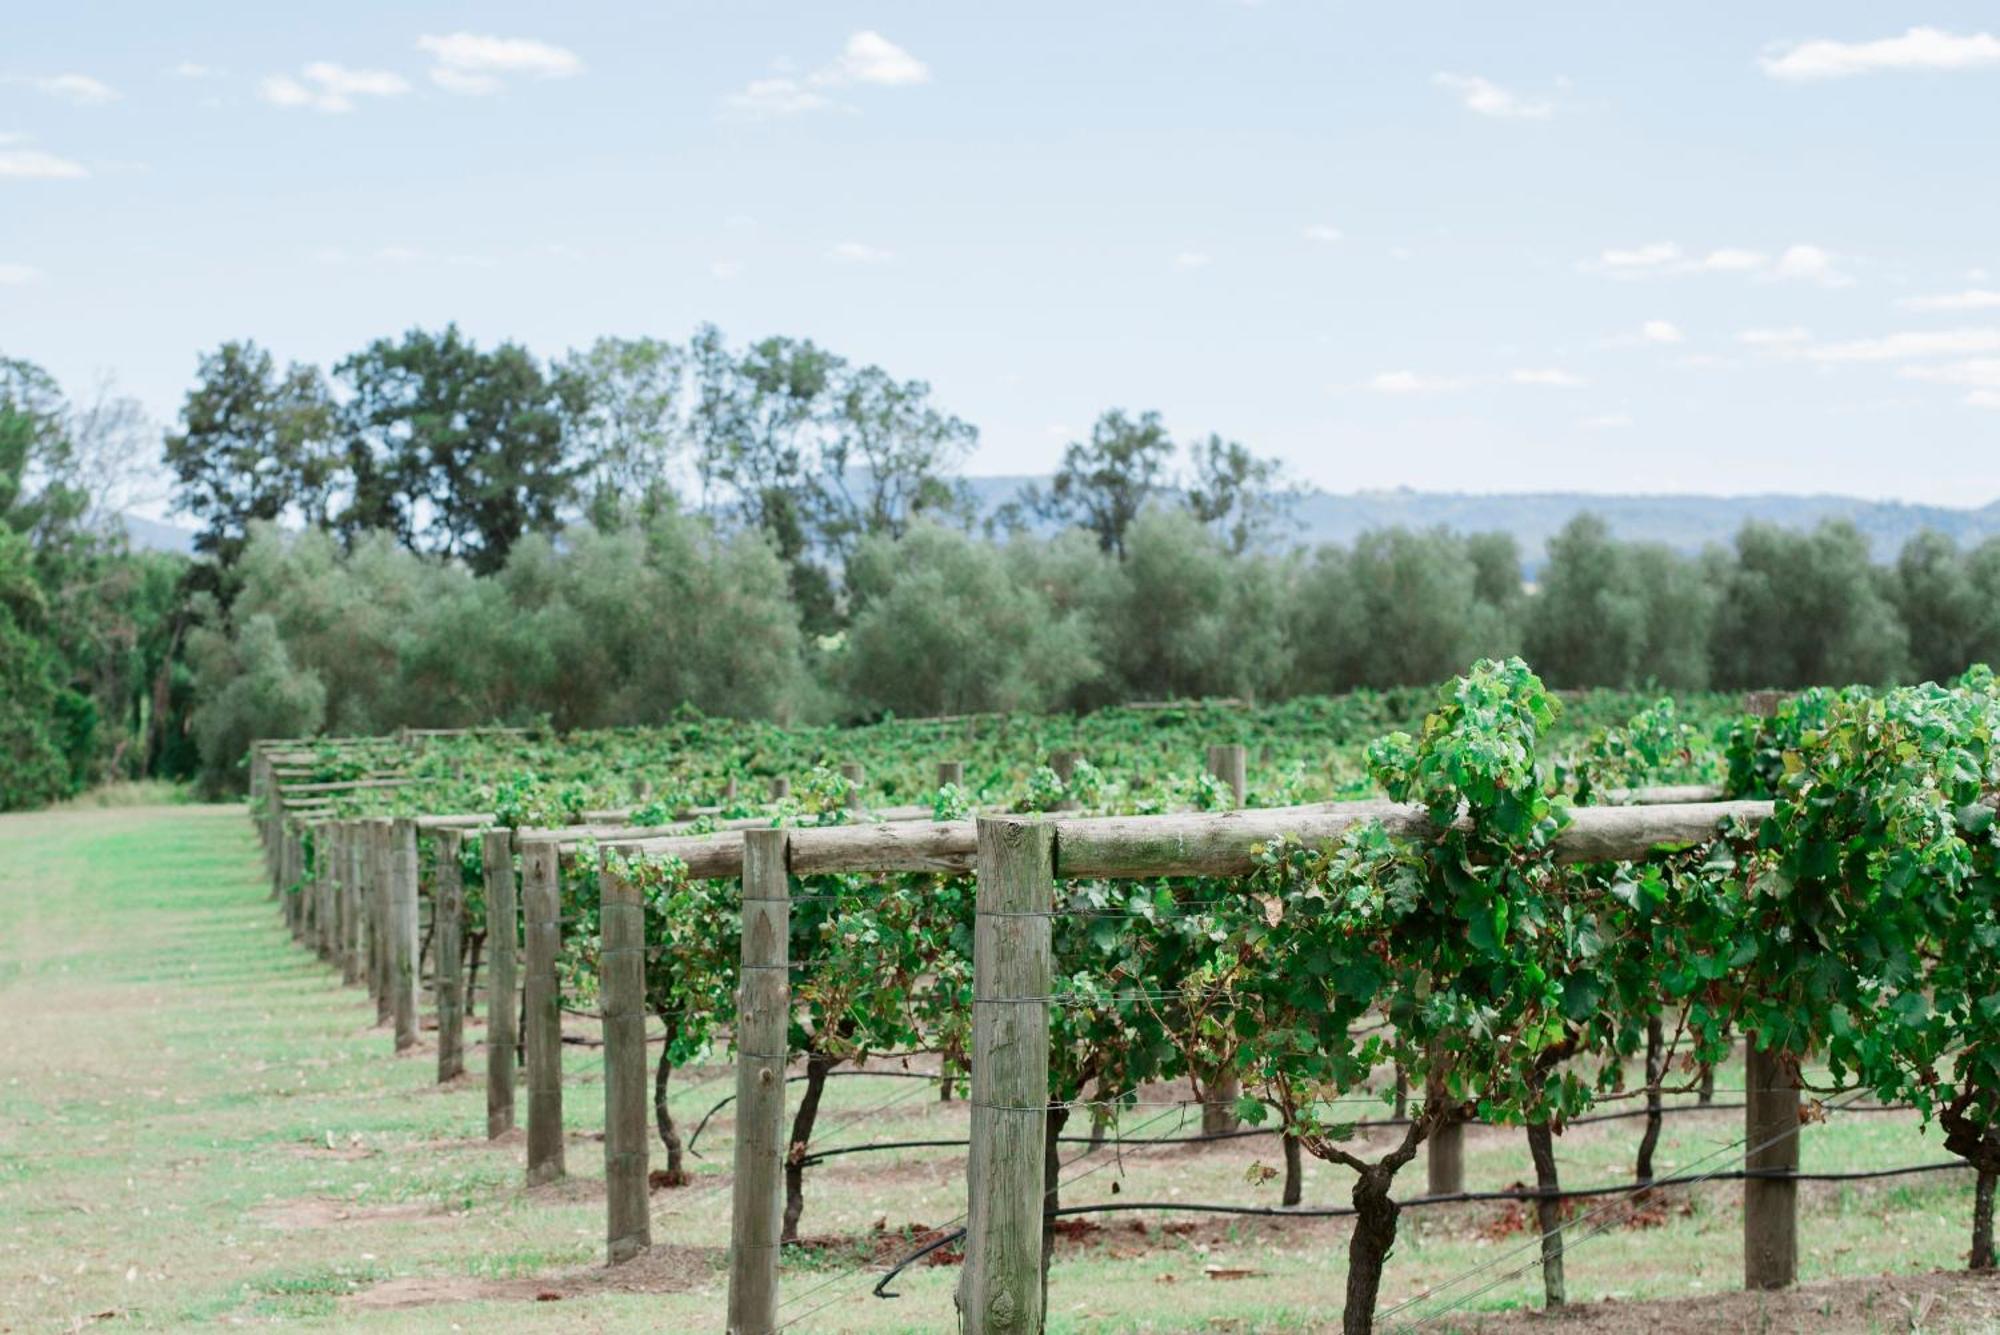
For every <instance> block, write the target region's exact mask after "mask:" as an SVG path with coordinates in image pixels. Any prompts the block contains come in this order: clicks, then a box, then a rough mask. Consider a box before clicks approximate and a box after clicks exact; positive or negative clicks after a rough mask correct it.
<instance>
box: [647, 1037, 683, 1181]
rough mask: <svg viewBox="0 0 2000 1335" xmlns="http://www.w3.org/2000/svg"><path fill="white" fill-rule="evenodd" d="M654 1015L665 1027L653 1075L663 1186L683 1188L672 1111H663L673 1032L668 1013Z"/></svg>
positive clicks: (670, 1072) (671, 1067) (670, 1071)
mask: <svg viewBox="0 0 2000 1335" xmlns="http://www.w3.org/2000/svg"><path fill="white" fill-rule="evenodd" d="M654 1014H656V1015H658V1016H659V1017H660V1020H661V1022H662V1023H663V1024H665V1025H666V1026H667V1037H666V1041H665V1042H663V1043H661V1044H660V1065H659V1067H658V1068H657V1069H656V1070H655V1071H654V1072H653V1120H654V1121H655V1122H656V1123H657V1124H658V1126H659V1130H660V1143H661V1144H663V1145H665V1146H666V1147H667V1176H666V1185H667V1186H670V1187H684V1186H686V1185H687V1184H688V1180H689V1179H688V1172H687V1168H686V1166H685V1164H684V1161H683V1159H682V1156H681V1133H680V1129H679V1128H678V1127H676V1126H675V1125H674V1114H673V1111H672V1110H671V1109H669V1108H668V1107H667V1084H668V1082H669V1081H670V1080H672V1079H673V1074H674V1063H673V1059H672V1058H671V1057H670V1056H668V1054H669V1053H671V1052H672V1051H673V1049H674V1038H675V1037H676V1033H677V1030H676V1026H675V1024H674V1021H673V1016H672V1015H671V1013H670V1012H668V1011H665V1010H660V1011H655V1012H654Z"/></svg>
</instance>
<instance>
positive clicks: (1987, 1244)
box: [1969, 1168, 2000, 1270]
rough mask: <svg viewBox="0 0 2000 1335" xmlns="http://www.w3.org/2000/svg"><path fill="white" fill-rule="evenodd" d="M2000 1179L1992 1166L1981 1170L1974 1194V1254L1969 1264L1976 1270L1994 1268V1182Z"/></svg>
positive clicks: (1999, 1175)
mask: <svg viewBox="0 0 2000 1335" xmlns="http://www.w3.org/2000/svg"><path fill="white" fill-rule="evenodd" d="M1996 1181H2000V1173H1995V1172H1994V1171H1993V1170H1992V1169H1990V1168H1982V1169H1980V1170H1979V1185H1978V1186H1976V1187H1975V1188H1973V1194H1972V1254H1971V1256H1970V1258H1969V1264H1970V1266H1971V1268H1972V1269H1974V1270H1991V1269H1992V1268H1993V1184H1994V1182H1996Z"/></svg>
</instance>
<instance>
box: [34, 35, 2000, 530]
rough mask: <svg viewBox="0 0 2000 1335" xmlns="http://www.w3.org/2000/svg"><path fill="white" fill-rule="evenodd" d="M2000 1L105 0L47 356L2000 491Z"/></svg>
mask: <svg viewBox="0 0 2000 1335" xmlns="http://www.w3.org/2000/svg"><path fill="white" fill-rule="evenodd" d="M1996 33H2000V16H1997V15H1996V13H1995V11H1994V9H1993V8H1992V7H1991V6H1990V5H1974V4H1962V3H1960V4H1951V3H1945V4H1926V5H1923V6H1908V5H1902V4H1882V3H1879V2H1878V3H1874V4H1858V3H1812V4H1805V3H1759V4H1754V5H1746V4H1714V3H1707V4H1683V5H1653V6H1645V7H1641V6H1635V5H1615V6H1614V5H1605V4H1602V3H1572V4H1540V5H1497V4H1492V3H1464V4H1452V5H1440V4H1414V3H1413V4H1399V5H1386V4H1370V5H1362V4H1354V3H1341V4H1309V3H1304V2H1303V0H1262V3H1254V4H1246V3H1240V2H1237V0H1201V2H1199V3H1196V2H1189V3H1162V2H1160V0H1154V2H1153V3H1136V2H1134V3H1116V4H1111V3H1107V4H1082V5H1079V4H1061V5H1058V4H1035V3H1023V2H1021V0H1016V2H1015V3H1010V4H1006V5H989V6H979V7H973V6H965V5H945V4H937V3H924V4H848V3H833V2H828V0H817V2H815V3H811V4H777V3H768V2H754V3H737V4H713V3H711V4H702V5H691V4H643V5H641V4H631V3H628V4H620V5H613V4H605V3H587V4H576V5H569V6H561V7H557V6H545V5H526V4H485V3H482V4H472V3H459V4H427V3H346V4H340V5H327V4H307V3H287V4H282V5H273V4H255V5H252V4H241V3H219V2H217V3H204V4H179V5H162V4H158V3H126V4H108V3H89V2H88V0H72V2H71V3H66V4H62V5H54V4H43V5H33V6H25V5H24V6H16V7H14V12H13V13H11V14H10V15H9V18H8V21H7V25H6V41H5V43H4V45H0V351H5V352H6V353H8V354H10V355H14V356H24V357H28V358H31V359H33V360H36V361H39V362H41V363H43V364H44V365H46V366H47V367H49V368H50V369H51V370H52V371H54V372H56V373H57V374H58V375H59V376H60V377H62V378H63V379H64V380H65V382H66V383H69V384H71V385H72V386H74V387H82V386H83V385H85V384H87V383H88V382H90V381H91V380H92V379H93V378H95V377H96V376H99V375H101V374H105V373H109V374H112V375H115V376H116V378H117V380H118V382H119V384H120V385H121V386H122V387H123V388H124V389H125V390H126V391H127V392H129V393H132V394H134V395H136V396H138V397H139V398H140V399H141V400H142V401H143V402H144V403H145V404H146V405H147V406H148V408H149V409H151V410H152V411H153V412H155V413H156V414H158V415H159V416H160V417H161V418H162V419H166V418H168V417H170V416H171V414H172V413H173V411H174V410H175V408H176V406H177V405H178V402H179V399H180V395H181V394H182V393H183V392H184V390H185V389H186V387H187V384H188V382H189V380H190V378H191V376H192V373H193V370H194V366H195V361H196V357H197V354H198V353H199V352H200V351H201V350H203V349H205V348H209V347H213V346H214V345H215V344H217V343H219V342H221V341H222V340H225V339H230V338H244V337H248V338H254V339H256V340H258V341H259V342H261V343H264V344H266V345H267V346H269V347H271V348H272V349H273V350H274V351H275V352H277V353H278V354H279V355H280V356H281V357H286V358H297V359H305V360H314V361H319V362H322V363H330V362H331V361H333V360H335V359H337V358H338V357H339V356H340V355H342V354H343V353H345V352H347V351H349V350H351V349H353V348H355V347H357V346H359V345H360V344H362V343H363V342H365V341H366V340H368V339H370V338H373V337H376V336H378V335H383V334H394V333H398V332H400V331H401V330H403V329H405V328H408V327H410V326H412V325H426V326H431V325H441V324H443V323H444V322H446V321H450V320H456V321H458V322H459V323H460V324H461V325H462V326H464V327H465V328H466V329H468V330H469V331H471V332H472V333H473V334H475V335H476V336H477V337H479V338H481V339H483V340H497V339H501V338H510V339H517V340H520V341H522V342H524V343H526V344H528V345H529V346H531V347H532V348H534V349H535V350H537V351H538V352H542V353H545V354H553V353H558V352H561V351H562V350H563V349H565V348H567V347H570V346H575V345H580V344H582V343H586V342H588V341H589V340H591V339H592V338H594V337H595V336H597V335H599V334H606V333H618V334H642V333H645V334H657V335H662V336H669V337H675V338H679V337H684V336H685V335H686V334H687V333H688V332H689V331H690V330H691V329H692V328H693V327H694V326H695V325H696V324H697V323H699V322H701V321H714V322H715V323H717V324H719V325H720V326H722V328H723V329H724V330H726V331H727V332H728V333H729V334H730V335H731V337H732V338H736V339H739V340H741V339H747V338H750V337H755V336H761V335H764V334H769V333H784V334H793V335H801V336H808V337H811V338H814V339H817V340H819V341H821V342H823V343H824V344H826V345H828V346H830V347H831V348H833V349H835V350H836V351H839V352H841V353H843V354H845V355H847V356H848V357H850V358H853V359H856V360H860V361H872V362H876V363H879V364H881V365H882V366H884V367H886V368H887V369H889V370H890V371H892V372H893V373H895V374H897V375H899V376H906V377H922V378H925V379H928V380H929V381H931V382H932V384H933V385H934V386H935V389H936V392H937V395H938V397H939V399H940V400H941V401H942V402H943V403H944V404H945V405H946V406H948V407H950V408H951V409H952V410H954V411H956V412H958V413H960V414H961V415H963V416H965V417H966V418H968V419H969V420H971V421H974V422H976V423H977V424H978V425H979V426H980V428H981V431H982V443H981V447H980V451H979V454H978V455H977V457H976V458H975V460H974V461H973V465H972V470H973V471H975V472H982V473H998V472H1027V471H1038V470H1042V469H1046V468H1047V467H1049V466H1050V465H1051V463H1052V462H1053V461H1054V460H1055V458H1056V457H1057V456H1058V454H1059V453H1060V450H1061V446H1062V443H1063V442H1064V441H1065V440H1066V439H1069V438H1071V437H1072V436H1074V435H1077V434H1079V433H1081V432H1083V431H1084V430H1086V429H1087V427H1088V425H1089V423H1090V421H1091V420H1092V419H1093V418H1094V417H1095V416H1096V414H1097V413H1098V412H1099V411H1100V410H1102V409H1104V408H1106V407H1110V406H1122V407H1126V408H1130V409H1141V408H1157V409H1159V410H1160V411H1161V412H1162V413H1163V414H1164V415H1165V417H1166V420H1167V422H1168V425H1169V426H1170V428H1172V429H1173V430H1174V431H1175V432H1176V433H1177V434H1184V435H1193V434H1196V433H1205V432H1208V431H1211V430H1213V431H1220V432H1222V433H1224V434H1226V435H1229V436H1232V437H1235V438H1237V439H1240V440H1242V441H1244V442H1245V443H1247V444H1249V445H1251V446H1252V447H1253V448H1256V449H1258V450H1260V451H1262V452H1265V453H1269V454H1276V455H1279V456H1281V457H1282V458H1284V459H1285V460H1286V461H1287V462H1288V463H1289V464H1290V465H1291V467H1292V469H1293V471H1294V472H1295V473H1296V474H1297V475H1298V476H1300V477H1302V478H1304V479H1306V480H1309V481H1312V482H1315V483H1317V484H1319V485H1322V486H1326V487H1329V488H1331V489H1335V490H1356V489H1365V488H1377V487H1393V486H1410V487H1416V488H1421V489H1427V490H1445V489H1450V490H1468V491H1484V490H1541V489H1558V488H1560V489H1575V490H1587V491H1631V490H1651V491H1708V492H1746V491H1764V490H1771V491H1823V490H1832V491H1845V492H1854V493H1859V494H1863V495H1868V496H1883V497H1900V498H1905V499H1911V500H1924V501H1935V502H1945V503H1951V504H1983V503H1985V502H1987V501H1989V500H1992V499H1994V498H1995V497H1996V496H2000V165H1996V164H2000V36H1996V35H1994V34H1996Z"/></svg>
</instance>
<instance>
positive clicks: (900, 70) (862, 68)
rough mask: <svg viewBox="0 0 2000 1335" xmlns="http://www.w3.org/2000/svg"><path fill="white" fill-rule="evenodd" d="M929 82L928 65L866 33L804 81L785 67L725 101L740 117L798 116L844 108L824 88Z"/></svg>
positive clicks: (895, 46) (723, 100) (852, 40)
mask: <svg viewBox="0 0 2000 1335" xmlns="http://www.w3.org/2000/svg"><path fill="white" fill-rule="evenodd" d="M930 80H931V71H930V66H928V65H926V64H924V62H923V61H921V60H918V59H917V58H916V57H915V56H913V55H911V54H910V53H909V52H908V51H905V50H904V49H903V48H902V47H900V46H897V45H896V44H895V43H894V42H892V41H890V40H889V39H888V38H886V37H884V36H883V35H882V34H881V33H879V32H873V31H867V30H864V31H862V32H857V33H855V34H854V35H853V36H852V37H849V38H848V39H847V44H846V45H845V46H844V47H842V48H841V52H840V54H839V55H838V56H836V57H835V58H834V59H833V60H832V61H830V62H829V63H827V64H825V65H822V66H821V67H820V68H818V69H816V70H814V71H813V72H812V73H810V74H807V75H805V76H804V77H803V78H800V77H796V76H794V75H792V74H790V73H788V72H787V71H786V70H785V69H784V68H783V67H781V68H780V70H779V72H778V73H776V74H773V75H770V76H768V77H766V78H762V79H752V80H751V81H750V82H749V83H748V84H746V85H745V86H744V87H743V88H741V89H740V90H738V91H737V92H734V93H731V94H729V95H728V96H727V97H725V98H723V99H722V105H723V107H724V108H725V109H726V110H728V111H731V112H734V113H736V114H738V115H741V116H749V117H756V118H769V117H776V116H795V115H798V114H800V113H802V112H808V111H825V110H827V109H828V108H831V107H837V106H840V105H841V104H840V103H839V102H836V101H835V100H834V99H833V98H831V97H829V96H827V95H826V93H825V92H823V91H821V90H823V89H834V88H849V87H853V86H854V85H856V84H871V85H874V86H877V87H887V88H895V87H907V86H909V85H911V84H920V83H929V82H930Z"/></svg>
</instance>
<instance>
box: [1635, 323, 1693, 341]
mask: <svg viewBox="0 0 2000 1335" xmlns="http://www.w3.org/2000/svg"><path fill="white" fill-rule="evenodd" d="M1639 336H1640V337H1641V338H1643V339H1645V340H1646V341H1647V342H1648V343H1679V342H1681V341H1682V339H1683V338H1685V337H1686V336H1685V335H1684V334H1682V333H1681V328H1680V326H1679V325H1677V324H1675V323H1674V322H1673V321H1672V320H1648V321H1646V323H1644V324H1643V325H1640V326H1639Z"/></svg>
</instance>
